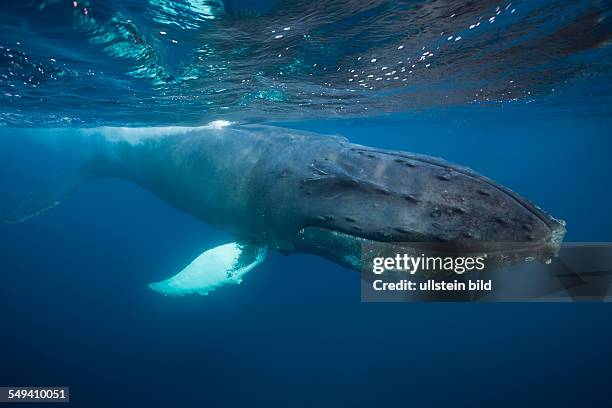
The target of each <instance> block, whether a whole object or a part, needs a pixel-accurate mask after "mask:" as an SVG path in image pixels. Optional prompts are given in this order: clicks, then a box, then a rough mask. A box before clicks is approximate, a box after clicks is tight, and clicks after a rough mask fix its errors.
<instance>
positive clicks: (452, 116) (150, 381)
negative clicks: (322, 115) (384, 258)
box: [0, 112, 612, 407]
mask: <svg viewBox="0 0 612 408" xmlns="http://www.w3.org/2000/svg"><path fill="white" fill-rule="evenodd" d="M611 124H612V121H611V120H610V119H609V118H601V117H584V118H578V117H569V118H564V119H561V118H559V117H554V118H534V117H530V118H513V117H507V116H503V115H485V114H482V115H480V116H478V117H475V116H474V117H472V116H470V115H463V114H456V113H452V112H451V113H448V114H445V115H437V116H434V115H430V114H427V113H422V114H419V115H412V116H396V117H392V118H387V119H378V120H375V119H369V120H367V121H366V120H353V121H343V122H340V121H328V122H307V123H302V124H300V125H299V126H295V127H299V128H302V129H308V130H313V131H317V132H324V133H340V134H344V135H345V136H348V137H349V138H350V139H351V141H353V142H356V143H363V144H368V145H376V146H382V147H387V148H394V149H401V150H408V151H415V152H420V153H426V154H431V155H439V156H442V157H444V158H446V159H449V160H451V161H455V162H458V163H461V164H464V165H468V166H470V167H472V168H474V169H476V170H478V171H479V172H482V173H483V174H485V175H487V176H489V177H491V178H493V179H495V180H497V181H499V182H501V183H502V184H505V185H507V186H509V187H510V188H512V189H514V190H516V191H517V192H519V193H520V194H522V195H524V196H526V197H528V198H530V199H532V200H534V201H535V202H536V203H538V204H539V205H541V206H542V207H543V208H544V209H546V210H547V211H550V212H551V213H552V214H553V215H555V216H557V217H560V218H564V219H566V220H567V222H568V231H569V232H568V236H567V238H568V240H570V241H611V240H612V214H611V213H610V203H611V202H612V201H611V195H612V193H611V192H610V174H611V173H610V170H611V169H612V164H611V163H610V160H609V154H610V151H612V149H611V147H612V141H610V139H609V129H610V128H611V127H610V125H611ZM0 133H2V136H5V137H4V139H3V140H4V142H5V143H7V141H9V140H13V139H14V140H15V144H17V145H18V143H19V141H18V138H17V137H13V136H15V135H11V134H9V133H11V132H10V131H9V130H7V129H4V130H0ZM17 133H18V132H17ZM16 149H17V148H16ZM29 154H30V156H24V155H19V156H17V155H16V154H15V151H12V150H11V149H3V150H2V151H0V159H2V160H0V162H1V163H2V165H1V166H2V167H1V171H0V177H1V178H0V186H1V187H2V194H3V196H2V197H6V202H8V200H9V199H8V195H9V193H11V194H12V193H13V192H14V191H17V190H19V189H20V185H19V184H20V180H22V179H27V178H28V177H29V175H30V172H35V170H36V169H40V168H45V156H41V155H36V153H33V152H32V153H29ZM49 162H50V163H51V162H52V160H51V158H49ZM51 164H52V163H51ZM225 242H228V237H227V236H225V235H223V234H222V233H221V232H218V231H215V230H213V229H211V228H209V227H207V226H206V225H204V224H202V223H200V222H198V221H196V220H194V219H193V218H191V217H190V216H188V215H185V214H183V213H180V212H178V211H176V210H174V209H173V208H171V207H169V206H167V205H166V204H164V203H162V202H160V201H159V200H158V199H156V198H154V197H153V196H151V195H150V194H148V193H147V192H145V191H143V190H141V189H140V188H138V187H135V186H133V185H131V184H128V183H126V182H123V181H116V180H98V181H95V182H92V183H90V184H89V185H87V186H85V187H83V188H82V189H81V190H79V191H78V192H77V193H76V194H75V195H74V196H73V197H72V198H71V199H70V200H68V201H67V202H66V203H64V204H63V205H62V206H60V207H58V208H55V209H53V210H51V211H49V212H48V213H47V214H45V215H44V216H41V217H38V218H35V219H31V220H29V221H28V222H26V223H23V224H18V225H0V260H1V263H0V278H1V279H2V280H1V282H0V385H68V386H70V387H71V398H72V401H73V405H74V406H79V407H115V406H121V407H134V406H146V407H155V406H181V407H187V406H234V405H237V406H244V405H249V406H250V405H255V406H259V405H265V406H276V405H279V406H288V405H289V406H294V405H302V406H314V405H316V406H338V405H351V406H378V405H391V404H393V405H399V406H434V405H451V406H466V407H474V406H491V405H493V406H500V405H507V406H518V405H523V404H525V403H527V402H529V403H530V404H531V405H536V406H541V405H553V406H572V405H583V404H586V403H589V405H595V406H609V405H610V394H609V387H610V385H611V375H610V363H611V362H612V351H611V348H610V344H612V342H611V340H612V320H611V315H612V314H611V312H612V309H611V308H610V305H609V304H597V303H593V304H577V303H567V304H549V303H546V304H540V303H526V304H521V303H516V304H514V303H508V304H466V303H452V304H440V303H422V304H365V303H360V295H359V294H360V290H359V276H358V274H357V273H355V272H352V271H348V270H345V269H342V268H340V267H338V266H335V265H334V264H331V263H329V262H327V261H325V260H323V259H319V258H315V257H311V256H298V255H292V256H289V257H285V256H281V255H279V254H276V253H273V254H271V256H269V258H268V260H267V261H266V262H265V263H264V264H262V265H261V266H260V267H258V268H257V269H256V270H254V271H253V272H251V273H250V274H249V275H247V276H246V279H245V280H244V282H243V284H242V285H240V286H238V287H229V288H222V289H220V290H218V291H217V292H214V293H213V294H212V295H211V296H208V297H199V296H191V297H184V298H168V297H163V296H160V295H159V294H157V293H154V292H152V291H151V290H149V289H148V288H147V286H146V283H147V282H152V281H156V280H159V279H162V278H164V277H168V276H170V275H173V274H174V273H176V272H178V271H179V270H180V269H181V268H182V267H183V266H184V265H185V264H186V263H188V262H189V261H190V260H191V259H193V258H194V257H196V256H197V255H198V254H199V253H201V252H202V251H204V250H205V249H207V248H210V247H212V246H215V245H218V244H222V243H225Z"/></svg>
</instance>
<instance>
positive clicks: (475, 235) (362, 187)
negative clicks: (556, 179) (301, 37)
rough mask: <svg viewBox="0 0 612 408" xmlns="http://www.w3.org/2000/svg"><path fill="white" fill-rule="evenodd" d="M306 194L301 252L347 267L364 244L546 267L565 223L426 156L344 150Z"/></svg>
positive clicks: (323, 166)
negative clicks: (446, 248)
mask: <svg viewBox="0 0 612 408" xmlns="http://www.w3.org/2000/svg"><path fill="white" fill-rule="evenodd" d="M301 190H302V193H303V195H304V196H303V204H302V207H301V210H302V211H303V214H304V221H303V225H302V228H301V229H300V230H299V232H298V234H297V236H296V239H295V246H296V249H297V250H298V251H300V252H311V253H313V252H314V253H316V254H319V255H323V256H325V257H327V258H329V259H331V260H333V261H336V262H339V263H343V264H345V265H346V264H349V263H347V262H346V259H347V258H351V259H353V260H354V259H355V258H356V257H358V256H359V255H358V253H357V252H359V248H358V247H360V246H362V245H363V244H364V243H380V244H384V243H394V244H395V243H402V245H411V244H414V243H421V244H422V243H440V242H443V243H447V244H450V245H452V247H453V248H455V249H456V251H457V252H458V253H461V251H464V250H465V251H467V250H470V249H474V248H476V249H478V248H480V249H486V250H491V251H493V250H494V251H496V252H497V253H501V254H503V255H504V256H505V257H507V258H508V259H514V258H521V259H538V260H541V261H548V260H549V259H550V258H552V257H554V256H555V255H556V254H557V252H558V250H559V247H560V244H561V242H562V240H563V236H564V235H565V226H564V225H565V224H564V222H563V221H559V220H556V219H554V218H553V217H551V216H549V215H548V214H546V213H545V212H543V211H542V210H540V209H539V208H538V207H536V206H535V205H533V204H531V203H530V202H529V201H527V200H526V199H524V198H522V197H520V196H519V195H518V194H516V193H514V192H513V191H511V190H509V189H508V188H506V187H503V186H501V185H499V184H498V183H496V182H494V181H492V180H490V179H488V178H486V177H483V176H481V175H480V174H478V173H476V172H474V171H472V170H470V169H467V168H465V167H461V166H457V165H454V164H452V163H449V162H446V161H444V160H441V159H437V158H433V157H428V156H423V155H415V154H411V153H405V152H396V151H386V150H379V149H372V148H368V147H362V146H357V145H350V144H347V145H346V146H345V148H344V149H342V150H341V151H340V152H338V153H337V154H335V155H331V156H329V157H325V158H322V159H317V160H314V161H313V163H312V164H311V174H310V176H309V177H307V178H306V179H304V180H302V183H301ZM322 243H323V244H322ZM349 266H354V265H349Z"/></svg>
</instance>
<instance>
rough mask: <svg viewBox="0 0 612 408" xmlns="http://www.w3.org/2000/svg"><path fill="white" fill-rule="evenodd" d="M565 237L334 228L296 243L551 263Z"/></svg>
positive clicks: (310, 230)
mask: <svg viewBox="0 0 612 408" xmlns="http://www.w3.org/2000/svg"><path fill="white" fill-rule="evenodd" d="M564 235H565V229H564V228H563V229H562V230H552V235H551V238H550V239H549V240H539V241H516V242H502V241H499V242H495V241H475V240H456V241H447V242H440V241H433V240H432V241H380V240H376V239H371V238H365V237H363V236H360V235H357V234H355V233H350V232H344V231H340V230H337V229H333V228H326V227H320V226H305V227H303V228H301V229H300V230H299V231H298V232H297V235H296V240H298V241H300V240H306V241H307V240H309V239H313V237H316V240H317V241H318V242H320V243H323V242H326V241H334V242H335V243H336V245H335V246H341V247H348V246H355V247H359V248H360V249H363V248H364V247H378V248H383V247H389V248H393V249H395V250H397V249H401V248H406V249H407V250H417V249H419V250H426V251H433V252H440V253H447V254H452V255H456V256H462V255H470V254H475V253H483V254H485V253H486V254H487V255H488V256H493V257H497V258H507V259H523V260H525V261H530V260H536V259H537V260H539V261H541V262H545V263H549V262H550V261H551V259H552V258H555V257H556V256H557V255H558V252H559V249H560V247H561V243H562V241H563V237H564Z"/></svg>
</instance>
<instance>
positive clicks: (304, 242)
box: [3, 123, 565, 295]
mask: <svg viewBox="0 0 612 408" xmlns="http://www.w3.org/2000/svg"><path fill="white" fill-rule="evenodd" d="M222 125H224V124H223V123H221V125H220V124H219V123H213V124H211V125H209V126H205V127H199V128H187V127H185V128H180V127H176V128H151V129H124V128H99V129H85V130H83V131H82V134H83V139H85V140H88V142H87V143H89V144H91V145H92V146H95V148H94V149H92V150H93V152H94V153H93V154H92V156H91V157H90V158H89V159H88V160H87V161H86V162H85V163H84V164H82V165H81V166H80V167H79V168H77V169H75V170H74V171H72V172H69V173H68V174H65V175H62V176H60V177H58V179H57V181H56V182H54V183H53V185H51V186H48V187H47V188H44V189H42V190H41V191H40V192H35V193H34V194H32V195H31V196H30V199H29V200H28V201H26V202H24V203H23V205H22V206H21V207H19V208H18V209H16V211H15V212H14V213H13V214H11V215H6V216H4V217H3V220H4V221H6V222H21V221H25V220H26V219H28V218H29V217H31V216H33V215H36V214H39V213H41V212H43V211H45V210H47V209H49V208H51V207H53V206H55V205H57V204H59V203H60V202H61V201H62V200H63V199H64V198H65V197H67V196H68V195H69V194H70V193H72V192H73V191H74V190H76V189H77V188H78V187H79V186H80V185H82V184H83V183H85V182H86V181H88V180H91V179H94V178H100V177H113V178H122V179H126V180H129V181H131V182H133V183H136V184H138V185H140V186H142V187H143V188H145V189H146V190H148V191H150V192H151V193H153V194H155V195H156V196H158V197H159V198H161V199H162V200H163V201H165V202H167V203H169V204H171V205H172V206H174V207H176V208H178V209H180V210H182V211H184V212H186V213H189V214H191V215H192V216H194V217H195V218H197V219H199V220H201V221H204V222H206V223H208V224H210V225H212V226H214V227H217V228H219V229H221V230H223V231H225V232H227V233H228V234H230V235H232V236H233V237H235V239H236V242H235V243H232V244H228V245H224V246H221V247H218V248H214V249H210V250H208V251H205V252H204V253H203V254H202V255H200V256H199V257H198V258H197V259H196V260H194V261H193V262H192V263H190V264H189V265H188V266H187V267H186V268H184V269H183V270H182V271H181V272H180V273H178V274H177V275H176V276H174V277H172V278H170V279H167V280H165V281H162V282H158V283H155V284H151V285H150V286H151V287H152V288H153V289H155V290H157V291H159V292H161V293H164V294H168V295H183V294H188V293H200V294H207V293H208V292H210V291H211V290H214V289H215V288H217V287H219V286H221V285H223V284H227V283H240V282H241V281H242V278H243V276H244V274H246V273H247V272H248V271H250V270H251V269H253V268H254V267H255V266H256V265H258V264H259V263H261V262H262V261H263V260H264V259H265V256H266V254H267V251H268V250H276V251H280V252H281V253H284V254H290V253H310V254H315V255H319V256H322V257H325V258H327V259H329V260H331V261H333V262H336V263H338V264H341V265H343V266H346V267H349V268H353V269H359V268H360V267H361V266H362V254H361V252H360V251H361V249H362V248H363V245H364V244H371V245H374V246H376V245H381V246H384V245H386V244H394V243H404V244H406V243H407V244H408V246H410V243H424V242H425V243H426V242H445V243H454V244H456V245H457V248H460V247H461V246H462V245H463V246H465V245H467V244H470V243H511V244H512V251H516V249H517V248H518V249H519V252H520V256H521V258H525V257H527V258H536V259H540V260H542V261H545V260H547V259H549V258H551V257H552V256H555V255H556V253H557V251H558V249H559V246H560V244H561V241H562V239H563V236H564V234H565V227H564V223H563V222H562V221H559V220H556V219H554V218H553V217H551V216H549V215H548V214H546V213H545V212H543V211H542V210H540V209H539V208H538V207H536V206H535V205H533V204H531V203H530V202H529V201H527V200H526V199H524V198H522V197H520V196H519V195H518V194H516V193H514V192H512V191H510V190H509V189H507V188H505V187H503V186H501V185H499V184H497V183H495V182H494V181H492V180H490V179H488V178H486V177H483V176H481V175H480V174H478V173H476V172H474V171H473V170H470V169H468V168H465V167H462V166H458V165H455V164H452V163H449V162H447V161H444V160H442V159H438V158H433V157H429V156H425V155H419V154H414V153H407V152H402V151H392V150H383V149H377V148H372V147H366V146H361V145H357V144H352V143H350V142H349V141H348V140H347V139H345V138H343V137H339V136H328V135H318V134H313V133H308V132H301V131H295V130H289V129H285V128H280V127H274V126H262V125H247V126H222Z"/></svg>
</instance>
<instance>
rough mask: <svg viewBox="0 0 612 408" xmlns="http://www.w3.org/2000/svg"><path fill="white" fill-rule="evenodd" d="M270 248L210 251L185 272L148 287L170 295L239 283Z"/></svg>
mask: <svg viewBox="0 0 612 408" xmlns="http://www.w3.org/2000/svg"><path fill="white" fill-rule="evenodd" d="M267 254H268V248H267V247H265V246H256V245H249V244H239V243H231V244H226V245H221V246H218V247H216V248H213V249H209V250H208V251H206V252H204V253H203V254H202V255H200V256H198V257H197V258H196V259H195V260H193V262H191V263H190V264H189V265H187V267H186V268H185V269H183V270H182V271H180V272H179V273H178V274H176V275H174V276H173V277H171V278H169V279H166V280H163V281H161V282H156V283H151V284H149V287H150V288H151V289H153V290H154V291H156V292H159V293H163V294H164V295H170V296H182V295H188V294H193V293H197V294H200V295H208V292H211V291H213V290H215V289H216V288H218V287H220V286H223V285H225V284H228V283H233V284H239V283H240V282H242V277H243V276H244V275H245V274H246V273H247V272H249V271H250V270H251V269H253V268H254V267H256V266H257V265H259V264H260V263H261V262H263V260H264V259H265V258H266V255H267Z"/></svg>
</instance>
